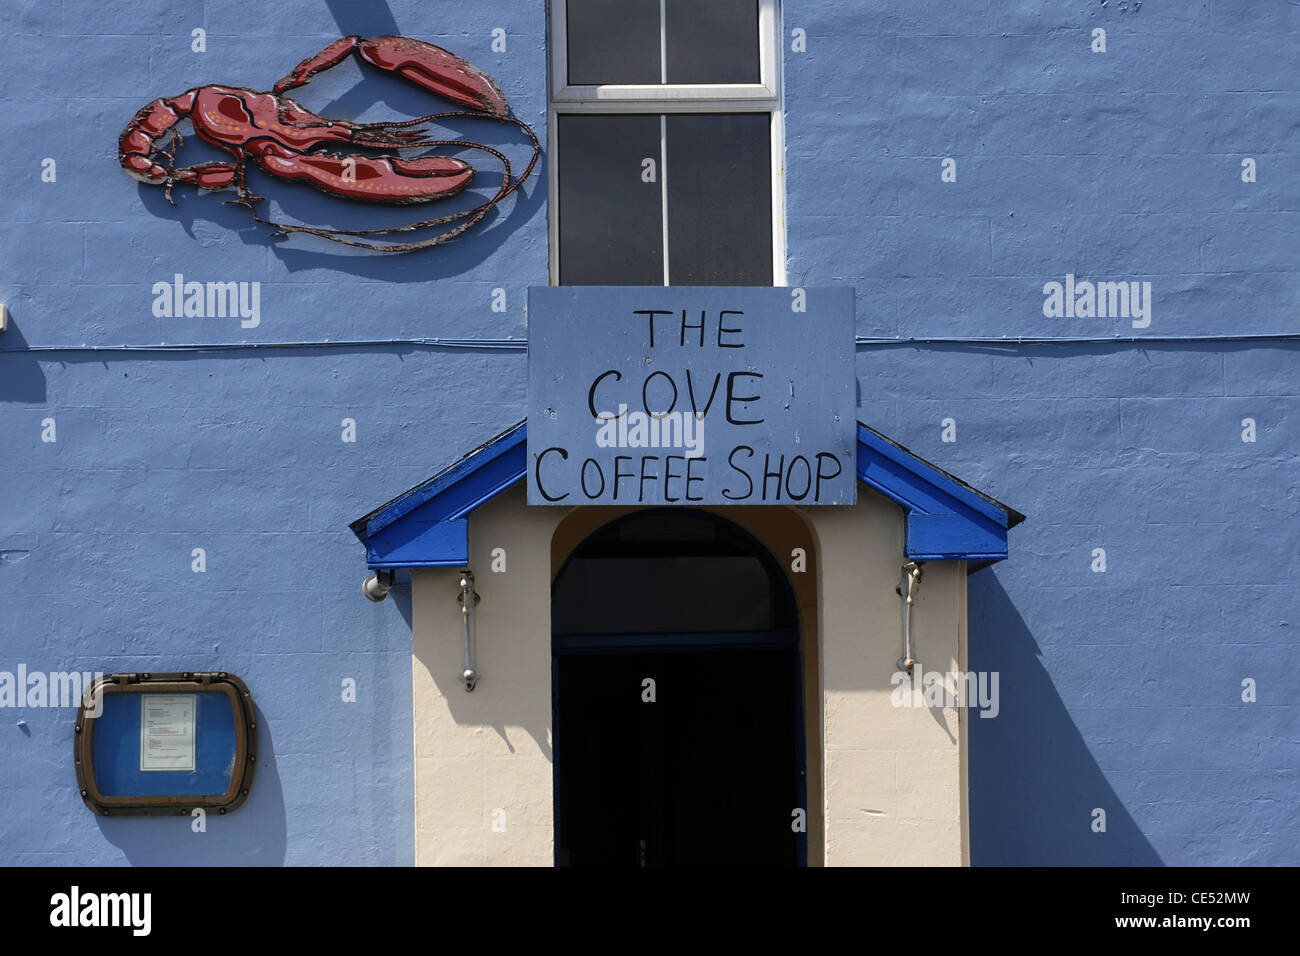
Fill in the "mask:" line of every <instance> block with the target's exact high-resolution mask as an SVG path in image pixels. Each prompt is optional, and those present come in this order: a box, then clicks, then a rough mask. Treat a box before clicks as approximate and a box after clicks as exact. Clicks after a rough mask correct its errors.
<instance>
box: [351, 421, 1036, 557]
mask: <svg viewBox="0 0 1300 956" xmlns="http://www.w3.org/2000/svg"><path fill="white" fill-rule="evenodd" d="M526 446H527V423H526V422H519V423H518V424H516V425H514V426H512V427H511V428H509V429H508V430H506V431H505V432H502V433H501V434H500V435H497V436H496V437H495V438H493V439H491V440H490V441H488V442H486V443H484V444H483V445H481V446H479V447H478V448H476V449H474V450H473V451H471V452H469V453H468V454H466V455H465V456H464V457H462V458H461V459H459V460H458V461H457V462H456V463H455V464H453V465H451V466H450V467H448V468H446V469H444V470H443V471H440V472H438V474H436V475H434V476H433V477H432V478H429V479H428V480H427V481H424V482H421V483H420V484H418V485H416V486H415V487H414V488H411V489H410V490H409V491H407V492H405V493H403V494H401V495H399V496H398V497H396V498H394V499H393V500H392V501H390V502H388V503H387V504H385V505H382V506H380V507H379V508H377V509H376V510H375V511H373V512H371V513H370V514H369V515H367V516H365V517H364V518H359V519H358V520H356V521H354V522H353V523H352V525H351V527H352V530H353V532H354V533H355V534H356V535H357V537H358V538H360V539H361V541H362V542H363V543H364V544H365V545H366V560H367V563H368V564H369V566H370V567H372V568H436V567H459V566H461V565H463V564H465V563H466V561H467V560H468V557H469V538H468V533H469V532H468V524H467V523H466V521H465V517H466V515H468V514H469V513H470V512H471V511H473V510H474V509H475V508H477V507H478V506H479V505H481V504H483V503H484V502H486V501H488V500H490V499H491V498H493V497H495V496H496V495H498V494H500V493H501V492H503V491H505V490H506V489H507V488H509V487H510V486H511V485H513V484H515V483H516V482H519V481H523V480H525V477H526V472H527V467H528V466H527V462H526V456H525V454H524V451H525V448H526ZM857 473H858V478H859V479H860V480H861V481H863V482H865V483H866V484H868V485H870V486H871V487H872V488H874V489H875V490H876V491H879V492H880V493H881V494H883V495H884V496H885V497H887V498H889V499H890V500H891V501H894V502H895V503H897V504H899V505H902V506H903V508H904V509H905V510H906V512H907V547H906V554H907V556H908V557H909V558H912V559H915V560H927V561H956V560H966V561H973V562H976V563H978V565H979V566H981V567H982V566H984V565H985V564H987V563H989V562H991V561H996V560H999V559H1002V558H1005V557H1006V556H1007V530H1008V529H1010V528H1012V527H1014V526H1015V525H1017V524H1018V523H1020V522H1021V521H1023V520H1024V515H1022V514H1020V513H1019V512H1017V511H1016V510H1014V509H1012V508H1008V507H1007V506H1006V505H1004V504H1002V503H1000V502H998V501H995V500H994V499H992V498H990V497H988V496H987V495H984V494H982V493H980V492H978V491H976V490H975V489H974V488H971V487H970V486H969V485H966V484H964V483H963V482H962V481H960V480H959V479H957V478H954V477H953V476H952V475H949V474H948V473H947V472H945V471H943V470H942V469H940V468H937V467H935V466H934V465H932V464H930V463H929V462H927V461H923V460H922V459H920V458H918V457H916V456H915V455H913V454H912V453H911V452H909V451H908V450H907V449H906V448H903V447H902V446H901V445H898V444H896V443H895V442H892V441H890V440H889V439H888V438H885V437H884V436H883V435H881V434H880V433H879V432H877V431H875V430H874V429H871V428H868V427H867V426H866V425H863V424H862V423H861V422H859V423H858V441H857Z"/></svg>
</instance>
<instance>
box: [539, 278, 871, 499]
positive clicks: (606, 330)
mask: <svg viewBox="0 0 1300 956" xmlns="http://www.w3.org/2000/svg"><path fill="white" fill-rule="evenodd" d="M853 352H854V347H853V290H852V289H847V288H844V289H786V288H754V287H747V288H711V287H710V288H705V287H685V286H653V287H645V288H638V287H626V286H623V287H612V286H611V287H596V286H555V287H548V288H532V289H529V290H528V503H529V504H535V505H593V504H601V505H616V504H632V505H647V504H648V505H665V504H676V505H688V504H701V505H705V504H707V505H741V504H749V505H756V504H766V505H771V504H801V505H814V504H816V505H828V504H853V503H854V502H855V501H856V495H857V469H856V460H855V449H856V447H857V446H856V424H855V423H856V420H857V416H856V395H855V392H856V381H855V378H854V371H853Z"/></svg>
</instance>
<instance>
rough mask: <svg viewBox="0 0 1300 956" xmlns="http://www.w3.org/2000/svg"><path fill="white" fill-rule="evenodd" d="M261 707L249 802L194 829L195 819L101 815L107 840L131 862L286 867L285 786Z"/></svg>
mask: <svg viewBox="0 0 1300 956" xmlns="http://www.w3.org/2000/svg"><path fill="white" fill-rule="evenodd" d="M256 711H257V735H258V736H257V770H256V771H255V772H254V774H253V787H252V792H250V793H249V795H248V800H247V801H245V803H244V805H243V806H242V807H240V808H239V809H238V810H236V811H235V812H234V813H231V814H230V815H228V816H218V815H217V814H216V813H209V814H208V815H207V820H206V824H207V830H206V831H205V832H203V833H195V832H194V830H193V823H194V819H193V818H187V819H185V820H176V821H173V823H172V825H167V826H163V825H160V823H161V822H162V821H161V820H160V819H159V818H158V817H96V820H97V822H98V823H99V829H100V830H101V831H102V832H103V834H104V838H105V839H106V840H108V842H109V843H112V844H113V845H114V846H116V847H118V848H119V849H120V850H121V851H122V853H123V855H124V856H125V857H126V859H127V862H129V863H130V864H131V865H132V866H186V865H194V866H283V865H284V855H285V846H286V843H287V830H288V827H287V824H286V817H285V811H284V788H283V787H282V786H281V784H280V774H279V771H278V770H277V768H276V761H275V746H274V744H273V742H272V739H271V727H270V724H269V723H267V720H266V715H265V714H263V713H262V710H261V708H260V707H258V708H256Z"/></svg>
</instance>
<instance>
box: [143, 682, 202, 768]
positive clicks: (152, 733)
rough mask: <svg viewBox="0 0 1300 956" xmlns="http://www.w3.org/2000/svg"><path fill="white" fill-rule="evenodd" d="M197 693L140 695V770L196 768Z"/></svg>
mask: <svg viewBox="0 0 1300 956" xmlns="http://www.w3.org/2000/svg"><path fill="white" fill-rule="evenodd" d="M195 710H196V695H194V694H141V695H140V769H141V770H193V769H194V713H195Z"/></svg>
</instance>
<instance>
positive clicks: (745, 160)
mask: <svg viewBox="0 0 1300 956" xmlns="http://www.w3.org/2000/svg"><path fill="white" fill-rule="evenodd" d="M770 123H771V116H770V114H768V113H713V114H694V115H675V116H674V115H670V116H669V117H668V144H667V155H668V163H667V167H668V168H667V176H668V269H669V278H670V281H671V282H672V284H673V285H771V284H772V150H771V136H770V132H769V128H770Z"/></svg>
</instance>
